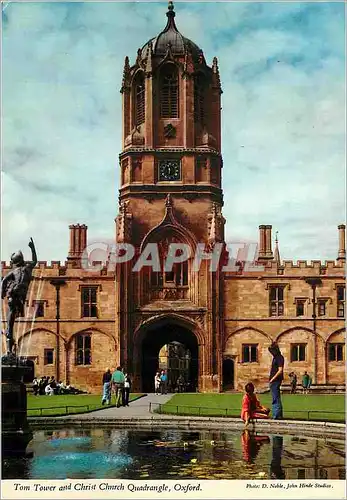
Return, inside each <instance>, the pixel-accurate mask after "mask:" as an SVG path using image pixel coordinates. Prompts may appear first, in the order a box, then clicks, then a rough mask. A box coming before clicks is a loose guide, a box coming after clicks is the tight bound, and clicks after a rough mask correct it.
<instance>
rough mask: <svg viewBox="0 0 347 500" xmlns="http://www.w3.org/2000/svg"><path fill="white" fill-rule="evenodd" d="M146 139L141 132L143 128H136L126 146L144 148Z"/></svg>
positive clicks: (128, 137)
mask: <svg viewBox="0 0 347 500" xmlns="http://www.w3.org/2000/svg"><path fill="white" fill-rule="evenodd" d="M144 143H145V138H144V136H143V134H142V131H141V126H137V127H135V128H134V129H133V130H132V131H131V132H130V134H129V135H128V136H127V137H126V139H125V146H126V147H127V146H143V145H144Z"/></svg>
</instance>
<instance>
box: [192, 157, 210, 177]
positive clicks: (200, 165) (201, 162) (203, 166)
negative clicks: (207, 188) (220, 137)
mask: <svg viewBox="0 0 347 500" xmlns="http://www.w3.org/2000/svg"><path fill="white" fill-rule="evenodd" d="M195 180H196V182H208V158H207V156H203V155H199V156H197V158H196V160H195Z"/></svg>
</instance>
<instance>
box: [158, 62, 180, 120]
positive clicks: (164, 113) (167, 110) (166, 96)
mask: <svg viewBox="0 0 347 500" xmlns="http://www.w3.org/2000/svg"><path fill="white" fill-rule="evenodd" d="M178 105H179V98H178V73H177V69H176V67H175V66H173V65H172V64H170V65H167V66H165V67H164V69H163V70H162V73H161V76H160V117H161V118H178V114H179V113H178Z"/></svg>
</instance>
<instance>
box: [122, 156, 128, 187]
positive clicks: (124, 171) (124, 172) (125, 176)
mask: <svg viewBox="0 0 347 500" xmlns="http://www.w3.org/2000/svg"><path fill="white" fill-rule="evenodd" d="M129 182H130V171H129V158H124V160H122V161H121V183H122V185H123V184H129Z"/></svg>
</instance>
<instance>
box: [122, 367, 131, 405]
mask: <svg viewBox="0 0 347 500" xmlns="http://www.w3.org/2000/svg"><path fill="white" fill-rule="evenodd" d="M124 378H125V380H124V389H123V390H124V392H123V406H129V394H130V388H131V380H130V377H129V375H128V374H127V373H125V374H124Z"/></svg>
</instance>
